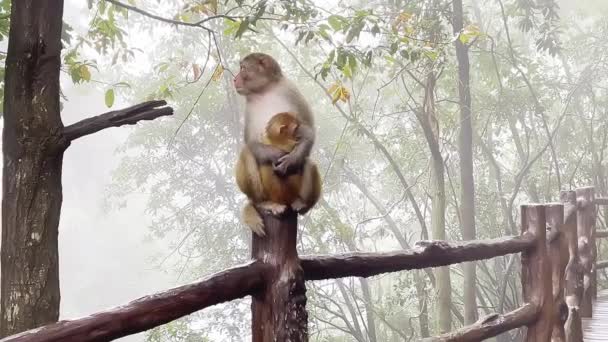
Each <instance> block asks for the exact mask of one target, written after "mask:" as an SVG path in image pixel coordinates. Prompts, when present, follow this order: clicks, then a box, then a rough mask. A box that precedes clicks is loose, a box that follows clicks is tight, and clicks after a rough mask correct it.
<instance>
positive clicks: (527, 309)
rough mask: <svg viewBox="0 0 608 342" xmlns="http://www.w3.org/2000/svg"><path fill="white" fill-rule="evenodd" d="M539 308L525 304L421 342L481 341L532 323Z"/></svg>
mask: <svg viewBox="0 0 608 342" xmlns="http://www.w3.org/2000/svg"><path fill="white" fill-rule="evenodd" d="M539 313H540V308H539V307H538V306H537V305H534V304H531V303H526V304H524V305H523V306H522V307H520V308H518V309H516V310H513V311H511V312H509V313H506V314H503V315H499V314H492V315H489V316H486V317H484V318H481V319H480V320H479V321H477V322H475V323H474V324H472V325H470V326H466V327H463V328H461V329H458V330H456V331H453V332H450V333H447V334H444V335H440V336H436V337H430V338H426V339H423V340H422V342H473V341H482V340H485V339H488V338H491V337H494V336H497V335H500V334H502V333H504V332H506V331H509V330H512V329H516V328H519V327H523V326H525V325H529V324H532V323H534V321H536V319H537V318H538V315H539Z"/></svg>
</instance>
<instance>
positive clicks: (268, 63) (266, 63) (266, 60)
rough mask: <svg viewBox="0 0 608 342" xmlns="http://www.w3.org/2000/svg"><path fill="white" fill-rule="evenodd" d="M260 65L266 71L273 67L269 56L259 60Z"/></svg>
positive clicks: (261, 57)
mask: <svg viewBox="0 0 608 342" xmlns="http://www.w3.org/2000/svg"><path fill="white" fill-rule="evenodd" d="M258 63H260V65H261V66H262V67H264V68H265V69H267V68H270V66H271V65H272V61H271V60H270V58H269V57H268V56H260V57H259V59H258Z"/></svg>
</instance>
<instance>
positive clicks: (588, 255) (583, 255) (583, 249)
mask: <svg viewBox="0 0 608 342" xmlns="http://www.w3.org/2000/svg"><path fill="white" fill-rule="evenodd" d="M576 197H577V201H580V203H581V205H582V208H581V209H580V211H579V213H578V221H577V232H578V253H579V256H580V260H581V264H582V266H583V298H582V300H581V317H592V316H593V300H594V299H595V297H594V293H595V292H596V288H597V286H596V284H597V283H596V273H595V259H596V257H597V251H596V247H595V229H594V227H595V222H594V221H595V204H594V203H593V199H594V190H593V187H586V188H580V189H576Z"/></svg>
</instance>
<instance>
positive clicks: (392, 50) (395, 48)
mask: <svg viewBox="0 0 608 342" xmlns="http://www.w3.org/2000/svg"><path fill="white" fill-rule="evenodd" d="M398 48H399V42H394V43H392V44H391V48H390V50H389V53H390V54H391V55H394V54H395V52H397V49H398Z"/></svg>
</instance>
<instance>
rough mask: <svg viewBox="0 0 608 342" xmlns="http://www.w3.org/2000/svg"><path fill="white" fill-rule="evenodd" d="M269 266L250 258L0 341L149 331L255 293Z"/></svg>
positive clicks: (86, 340)
mask: <svg viewBox="0 0 608 342" xmlns="http://www.w3.org/2000/svg"><path fill="white" fill-rule="evenodd" d="M268 267H269V266H268V265H266V264H263V263H261V262H257V261H256V262H251V263H249V264H245V265H242V266H237V267H234V268H231V269H228V270H225V271H222V272H219V273H216V274H214V275H211V276H209V277H207V278H205V279H203V280H201V281H199V282H196V283H193V284H188V285H184V286H180V287H176V288H173V289H170V290H167V291H164V292H160V293H157V294H153V295H150V296H146V297H142V298H140V299H137V300H134V301H132V302H130V303H128V304H126V305H123V306H119V307H116V308H112V309H109V310H106V311H102V312H99V313H96V314H94V315H91V316H87V317H83V318H79V319H75V320H71V321H60V322H57V323H54V324H51V325H47V326H44V327H42V328H38V329H33V330H28V331H26V332H23V333H21V334H17V335H13V336H9V337H7V338H4V339H2V340H0V341H1V342H9V341H10V342H60V341H61V342H90V341H111V340H113V339H116V338H119V337H123V336H127V335H132V334H135V333H138V332H142V331H146V330H148V329H151V328H154V327H157V326H159V325H161V324H165V323H168V322H170V321H172V320H174V319H177V318H180V317H182V316H185V315H188V314H190V313H193V312H195V311H198V310H200V309H203V308H206V307H209V306H212V305H215V304H219V303H223V302H227V301H231V300H234V299H237V298H241V297H244V296H246V295H248V294H252V293H254V292H255V291H257V290H258V289H260V288H262V286H263V284H264V275H265V274H266V273H267V271H268Z"/></svg>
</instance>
